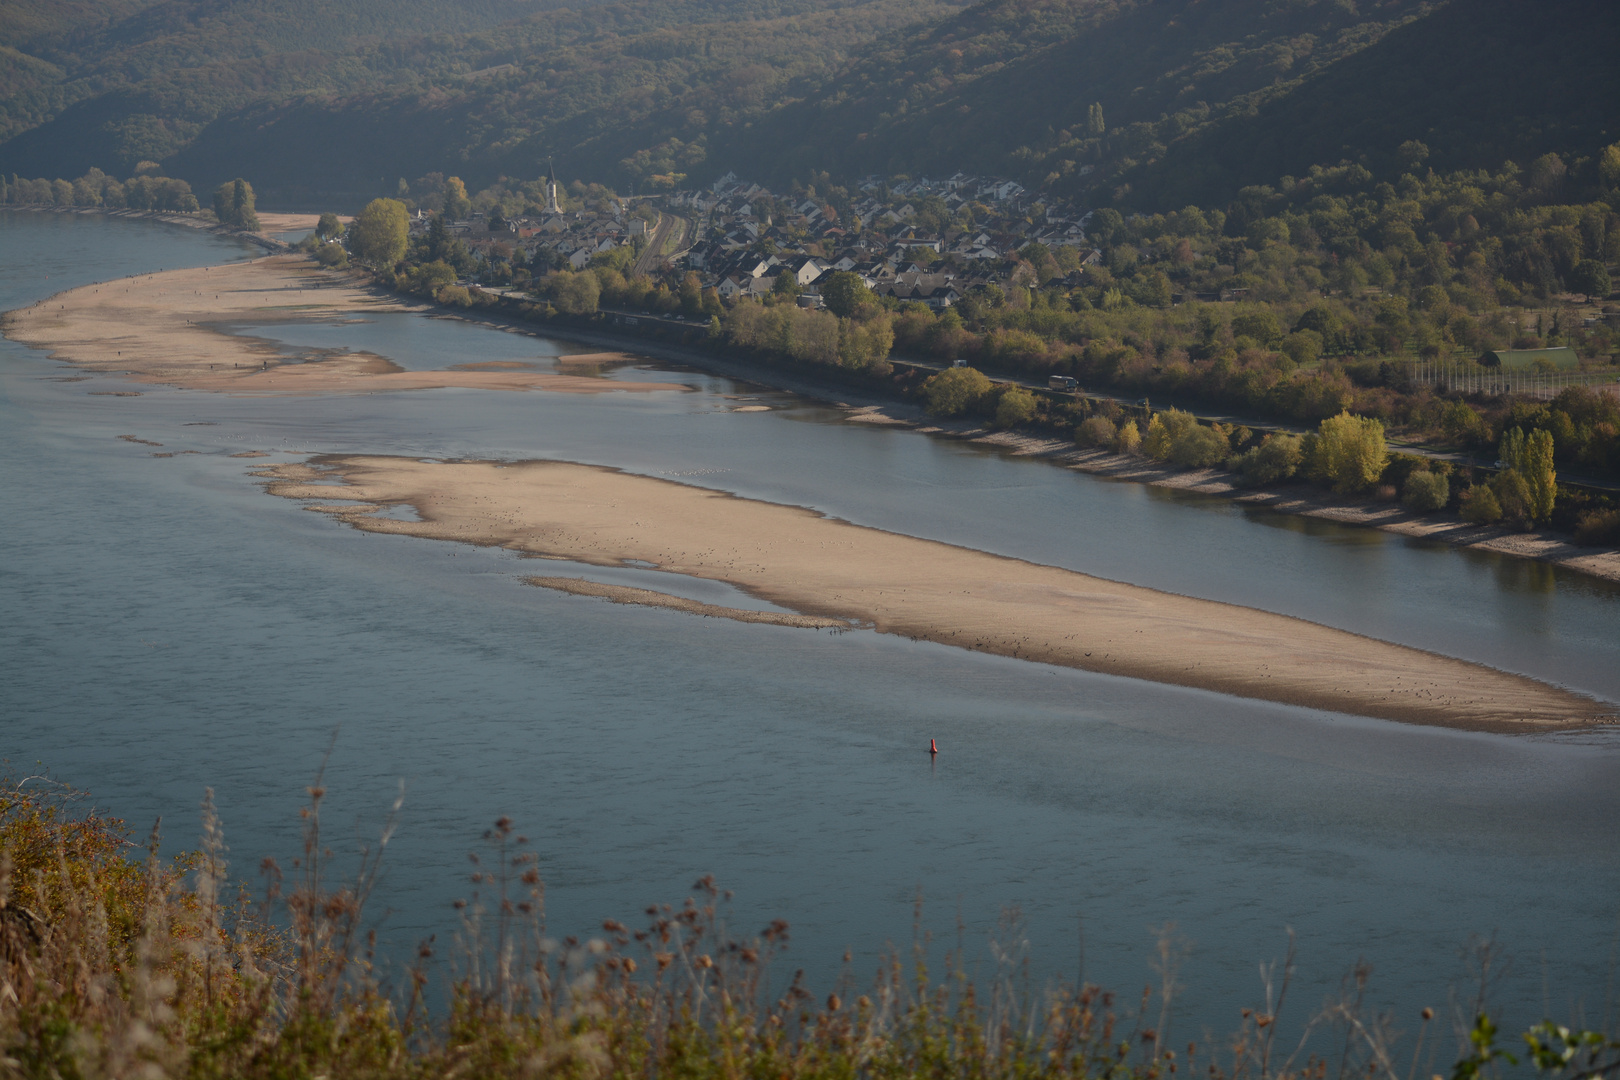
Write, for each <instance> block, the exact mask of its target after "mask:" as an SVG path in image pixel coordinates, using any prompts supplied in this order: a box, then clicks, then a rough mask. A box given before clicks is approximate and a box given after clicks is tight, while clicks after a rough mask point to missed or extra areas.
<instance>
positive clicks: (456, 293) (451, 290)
mask: <svg viewBox="0 0 1620 1080" xmlns="http://www.w3.org/2000/svg"><path fill="white" fill-rule="evenodd" d="M433 298H434V299H435V300H437V301H438V302H439V303H441V304H451V305H453V306H455V307H472V294H471V293H469V292H468V291H467V289H466V287H465V286H463V285H445V286H443V287H441V288H440V289H439V291H438V292H436V293H434V294H433Z"/></svg>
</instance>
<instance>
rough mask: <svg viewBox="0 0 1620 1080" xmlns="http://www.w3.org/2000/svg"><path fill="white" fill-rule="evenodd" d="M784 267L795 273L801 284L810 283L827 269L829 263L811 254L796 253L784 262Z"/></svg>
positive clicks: (794, 277) (794, 276)
mask: <svg viewBox="0 0 1620 1080" xmlns="http://www.w3.org/2000/svg"><path fill="white" fill-rule="evenodd" d="M781 265H782V268H783V269H785V270H787V271H788V272H789V273H791V274H792V275H793V279H794V280H795V281H797V282H798V283H799V285H800V286H804V285H808V284H810V283H811V282H812V281H815V280H816V279H817V278H819V277H820V276H821V275H822V274H824V273H826V271H827V264H826V263H824V262H822V261H821V260H820V259H817V258H812V257H811V256H809V255H794V256H791V257H790V258H788V259H786V260H784V261H783V262H782V264H781Z"/></svg>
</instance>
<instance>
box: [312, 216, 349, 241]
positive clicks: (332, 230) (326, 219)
mask: <svg viewBox="0 0 1620 1080" xmlns="http://www.w3.org/2000/svg"><path fill="white" fill-rule="evenodd" d="M315 235H316V236H318V237H320V238H321V239H322V240H332V239H334V238H336V237H339V236H342V235H343V222H341V221H339V220H338V216H337V215H336V214H333V213H330V212H328V213H325V214H322V215H321V219H320V220H319V221H317V222H316V223H315Z"/></svg>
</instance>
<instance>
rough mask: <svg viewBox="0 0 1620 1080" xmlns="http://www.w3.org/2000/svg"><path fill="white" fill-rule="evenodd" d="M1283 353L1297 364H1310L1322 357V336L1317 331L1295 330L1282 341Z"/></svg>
mask: <svg viewBox="0 0 1620 1080" xmlns="http://www.w3.org/2000/svg"><path fill="white" fill-rule="evenodd" d="M1281 348H1282V352H1283V355H1285V356H1287V357H1288V359H1290V360H1292V361H1293V362H1294V363H1296V364H1309V363H1311V362H1312V361H1314V360H1316V359H1317V358H1318V357H1320V356H1321V355H1322V335H1321V334H1319V333H1317V332H1316V331H1315V330H1295V331H1294V332H1293V333H1292V334H1289V335H1288V336H1287V337H1285V338H1283V339H1282V346H1281Z"/></svg>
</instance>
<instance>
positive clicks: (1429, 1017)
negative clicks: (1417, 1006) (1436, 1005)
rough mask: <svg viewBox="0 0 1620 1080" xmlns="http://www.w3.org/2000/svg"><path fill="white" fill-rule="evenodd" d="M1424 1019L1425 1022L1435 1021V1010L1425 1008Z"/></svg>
mask: <svg viewBox="0 0 1620 1080" xmlns="http://www.w3.org/2000/svg"><path fill="white" fill-rule="evenodd" d="M1423 1019H1425V1020H1433V1019H1434V1010H1433V1009H1431V1008H1428V1007H1427V1006H1425V1007H1424V1009H1423Z"/></svg>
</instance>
